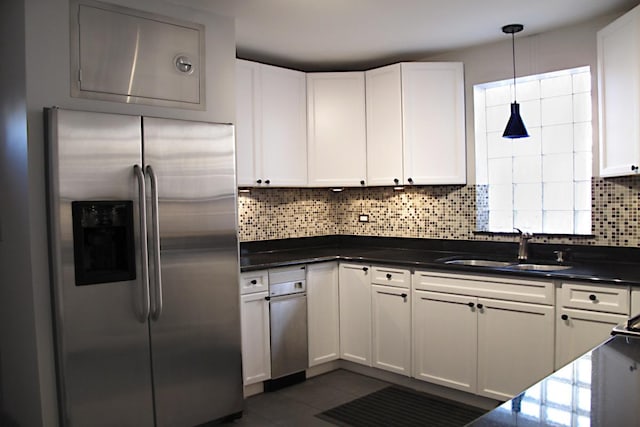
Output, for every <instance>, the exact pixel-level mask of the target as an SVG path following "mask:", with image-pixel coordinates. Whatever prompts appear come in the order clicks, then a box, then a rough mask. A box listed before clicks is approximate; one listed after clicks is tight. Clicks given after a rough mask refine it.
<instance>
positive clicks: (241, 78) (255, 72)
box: [235, 59, 262, 187]
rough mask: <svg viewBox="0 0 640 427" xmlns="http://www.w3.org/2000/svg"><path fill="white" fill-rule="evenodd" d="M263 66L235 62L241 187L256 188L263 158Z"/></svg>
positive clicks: (237, 161)
mask: <svg viewBox="0 0 640 427" xmlns="http://www.w3.org/2000/svg"><path fill="white" fill-rule="evenodd" d="M259 67H260V64H257V63H255V62H250V61H244V60H241V59H238V60H236V123H235V125H236V127H235V131H236V169H237V170H236V174H237V181H238V186H239V187H250V186H255V185H256V180H257V177H256V167H258V164H257V162H258V159H259V158H260V126H259V123H260V120H261V119H260V112H261V108H260V106H261V104H262V102H261V100H260V68H259Z"/></svg>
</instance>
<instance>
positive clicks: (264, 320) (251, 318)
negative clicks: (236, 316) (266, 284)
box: [240, 292, 271, 385]
mask: <svg viewBox="0 0 640 427" xmlns="http://www.w3.org/2000/svg"><path fill="white" fill-rule="evenodd" d="M267 295H268V292H258V293H255V294H247V295H242V297H241V310H240V314H241V326H242V377H243V378H244V385H248V384H253V383H257V382H260V381H265V380H268V379H270V378H271V346H270V336H269V302H268V301H267V300H266V299H265V298H266V297H267Z"/></svg>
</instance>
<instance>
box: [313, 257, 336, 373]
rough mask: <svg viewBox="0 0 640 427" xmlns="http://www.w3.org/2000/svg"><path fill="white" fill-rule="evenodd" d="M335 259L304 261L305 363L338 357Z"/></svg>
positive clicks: (320, 362)
mask: <svg viewBox="0 0 640 427" xmlns="http://www.w3.org/2000/svg"><path fill="white" fill-rule="evenodd" d="M338 304H339V300H338V263H337V262H323V263H319V264H309V265H307V318H308V323H307V324H308V328H309V367H312V366H316V365H320V364H322V363H325V362H329V361H331V360H336V359H338V358H339V357H340V312H339V309H338V307H339V305H338Z"/></svg>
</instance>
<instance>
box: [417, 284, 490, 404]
mask: <svg viewBox="0 0 640 427" xmlns="http://www.w3.org/2000/svg"><path fill="white" fill-rule="evenodd" d="M412 301H413V376H414V377H415V378H417V379H420V380H424V381H429V382H432V383H435V384H440V385H443V386H446V387H452V388H456V389H459V390H464V391H467V392H470V393H475V390H476V359H477V345H476V343H477V340H478V338H477V337H478V330H477V323H478V316H477V315H476V309H475V305H476V298H474V297H469V296H462V295H452V294H444V293H439V292H428V291H420V290H416V291H414V292H413V295H412Z"/></svg>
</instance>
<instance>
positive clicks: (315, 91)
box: [307, 72, 367, 187]
mask: <svg viewBox="0 0 640 427" xmlns="http://www.w3.org/2000/svg"><path fill="white" fill-rule="evenodd" d="M307 115H308V134H307V138H308V166H309V185H310V186H316V187H333V186H338V187H339V186H361V185H364V184H366V156H367V150H366V124H365V97H364V73H362V72H348V73H310V74H307Z"/></svg>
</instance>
